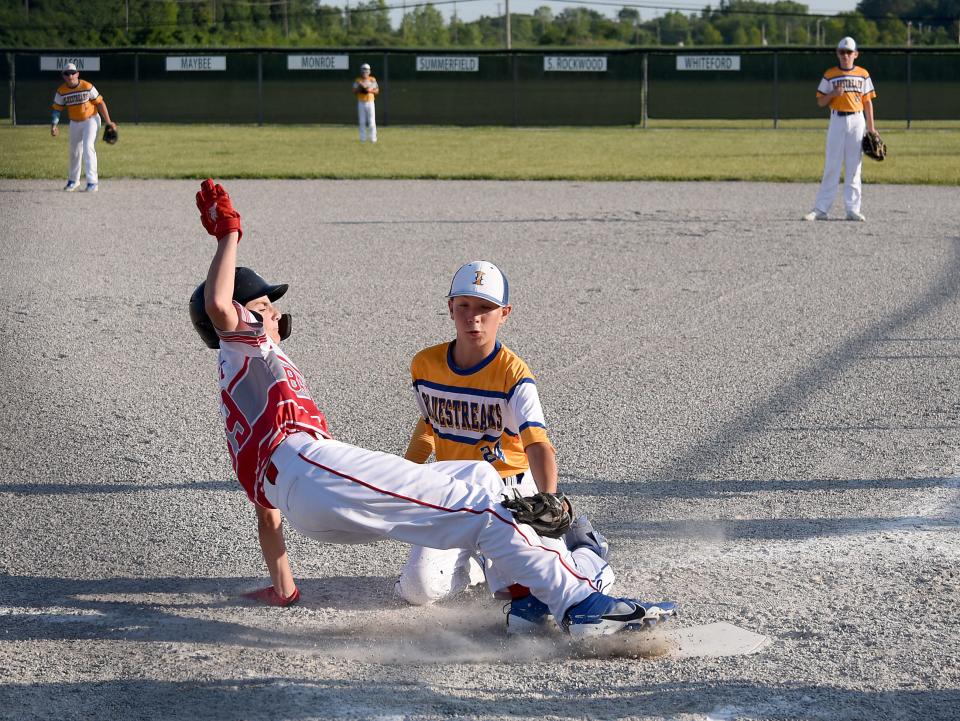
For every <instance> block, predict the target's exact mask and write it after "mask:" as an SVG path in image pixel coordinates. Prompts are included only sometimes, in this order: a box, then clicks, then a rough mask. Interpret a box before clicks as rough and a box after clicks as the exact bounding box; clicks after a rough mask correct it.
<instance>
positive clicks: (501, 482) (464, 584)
mask: <svg viewBox="0 0 960 721" xmlns="http://www.w3.org/2000/svg"><path fill="white" fill-rule="evenodd" d="M431 468H433V470H435V471H437V472H440V473H449V474H450V475H452V476H454V477H455V478H459V479H461V480H463V481H466V482H467V483H479V484H482V485H483V486H484V487H485V488H486V489H487V491H488V492H489V493H490V495H491V497H493V498H500V497H501V495H502V494H503V493H508V494H512V493H513V492H514V491H516V492H518V493H519V494H520V495H522V496H532V495H534V494H535V493H537V491H538V488H537V484H536V483H535V482H534V480H533V476H532V475H531V473H530V472H529V471H526V472H525V473H524V474H523V479H522V481H521V482H520V483H519V484H517V483H515V482H513V477H511V478H510V479H502V478H500V475H499V474H498V473H497V472H496V471H495V470H494V469H493V467H492V466H491V465H490V464H489V463H476V462H474V461H441V462H438V463H434V464H432V465H431ZM541 540H542V542H543V545H545V546H546V547H547V548H553V549H555V550H557V551H558V552H561V553H562V552H564V551H566V549H567V545H566V541H565V540H564V539H562V538H542V539H541ZM570 557H571V560H572V561H573V564H574V568H575V569H576V571H577V573H579V574H580V575H581V576H584V577H585V578H589V579H591V580H592V581H593V585H594V586H595V587H597V588H598V589H600V590H602V591H604V592H609V591H610V589H611V588H612V587H613V584H614V581H615V580H616V576H615V575H614V573H613V569H612V568H611V567H610V566H609V564H608V563H607V562H606V561H605V560H604V559H603V558H601V557H600V556H599V555H598V554H597V552H596V551H595V550H594V549H592V548H587V547H581V548H577V549H575V550H573V551H570ZM481 563H483V559H479V560H478V559H477V558H476V553H474V552H472V551H470V550H468V549H459V548H451V549H437V548H424V547H423V546H414V547H413V548H412V549H411V550H410V557H409V558H408V559H407V562H406V563H405V564H403V568H402V569H401V570H400V578H399V579H398V580H397V586H396V593H397V595H398V596H399V597H400V598H402V599H403V600H404V601H406V602H407V603H410V604H412V605H414V606H424V605H427V604H431V603H437V602H438V601H446V600H448V599H450V598H454V597H455V596H457V595H459V594H461V593H463V591H465V590H466V589H467V588H468V587H470V586H474V585H477V584H479V583H482V582H483V581H484V580H485V581H486V582H487V585H488V586H489V588H490V591H491V592H493V593H496V592H497V591H503V590H505V589H507V587H508V586H510V585H512V584H513V583H514V581H513V579H510V578H502V577H500V575H499V573H498V572H497V571H496V570H495V569H494V568H492V567H488V568H486V569H484V568H483V567H482V566H481V565H480V564H481Z"/></svg>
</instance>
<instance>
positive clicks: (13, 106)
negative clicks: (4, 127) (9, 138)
mask: <svg viewBox="0 0 960 721" xmlns="http://www.w3.org/2000/svg"><path fill="white" fill-rule="evenodd" d="M10 122H11V123H12V124H13V125H16V124H17V54H16V53H10Z"/></svg>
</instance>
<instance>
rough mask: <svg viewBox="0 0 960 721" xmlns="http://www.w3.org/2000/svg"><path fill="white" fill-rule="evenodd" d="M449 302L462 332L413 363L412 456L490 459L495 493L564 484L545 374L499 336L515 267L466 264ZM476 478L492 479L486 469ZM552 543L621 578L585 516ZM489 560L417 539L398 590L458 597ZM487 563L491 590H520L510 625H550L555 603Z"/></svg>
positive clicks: (587, 571)
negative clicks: (540, 381)
mask: <svg viewBox="0 0 960 721" xmlns="http://www.w3.org/2000/svg"><path fill="white" fill-rule="evenodd" d="M447 304H448V310H449V312H450V317H451V318H452V319H453V321H454V324H455V325H456V331H457V337H456V340H454V341H452V342H448V343H441V344H439V345H434V346H431V347H429V348H426V349H424V350H422V351H420V352H419V353H417V354H416V356H415V357H414V358H413V361H412V363H411V365H410V372H411V377H412V385H413V392H414V395H415V397H416V401H417V406H418V408H419V410H420V420H419V421H418V423H417V427H416V429H415V430H414V433H413V437H412V438H411V440H410V446H409V448H408V449H407V453H406V458H407V459H408V460H412V461H415V462H417V463H423V462H424V461H426V460H427V459H428V458H429V457H430V455H431V454H435V455H436V460H437V461H438V462H439V465H440V466H443V465H445V464H447V463H451V462H457V461H459V462H464V461H486V462H487V463H489V464H490V465H491V466H492V467H493V469H494V470H495V471H496V472H497V474H498V475H499V476H500V479H501V483H500V484H496V487H495V488H489V489H487V490H488V492H490V493H491V495H493V496H494V497H496V496H498V495H501V494H503V493H507V494H513V493H514V492H518V493H519V494H520V495H522V496H530V495H533V494H535V493H537V491H546V492H550V493H555V492H556V491H557V476H558V472H557V463H556V457H555V453H554V448H553V445H552V444H551V443H550V439H549V437H548V436H547V429H546V420H545V418H544V414H543V408H542V406H541V405H540V396H539V394H538V392H537V384H536V381H535V380H534V377H533V374H532V373H531V372H530V369H529V368H528V367H527V364H526V363H524V362H523V360H522V359H521V358H520V357H519V356H518V355H517V354H516V353H514V352H513V351H511V350H510V349H509V348H507V347H506V346H504V345H502V344H501V343H500V341H499V340H497V332H498V330H499V329H500V327H501V326H502V325H503V323H504V322H505V321H506V319H507V317H508V316H509V315H510V313H511V311H512V306H511V305H510V304H509V285H508V283H507V279H506V276H505V275H504V274H503V272H502V271H501V270H500V269H499V268H498V267H497V266H495V265H494V264H493V263H489V262H487V261H474V262H473V263H467V264H466V265H464V266H462V267H461V268H460V269H459V270H458V271H457V272H456V274H455V275H454V278H453V282H452V283H451V286H450V292H449V294H448V295H447ZM492 478H493V480H495V479H496V476H493V477H492ZM470 482H476V483H481V482H483V483H486V482H487V478H481V479H478V480H476V481H470ZM543 542H544V543H546V544H551V543H552V544H553V545H554V546H555V547H556V548H557V549H558V550H562V551H564V552H565V551H567V550H569V551H570V553H571V556H572V558H573V560H574V562H575V564H576V568H577V570H578V572H579V573H581V574H582V575H583V576H584V577H586V578H589V579H590V580H591V581H592V582H594V583H595V584H596V586H597V587H598V588H601V589H604V590H609V589H610V588H611V586H612V585H613V582H614V573H613V570H612V569H611V568H610V566H609V565H608V564H607V561H606V557H607V553H608V550H609V544H608V543H607V541H606V539H605V538H604V537H603V536H602V535H600V534H599V533H598V532H596V531H595V530H594V528H593V526H592V525H591V524H590V522H589V520H587V518H586V517H585V516H581V517H579V518H577V519H576V520H575V521H574V523H573V525H572V527H571V529H570V531H568V533H567V534H566V536H565V537H564V538H560V539H543ZM482 563H483V561H482V559H478V558H477V557H476V554H475V552H473V551H471V550H461V549H451V550H438V549H433V548H423V547H414V548H413V550H412V551H411V554H410V558H409V559H408V561H407V562H406V564H405V565H404V567H403V569H402V571H401V573H400V579H399V580H398V581H397V585H396V593H397V595H398V596H400V597H401V598H403V599H404V600H406V601H407V602H409V603H411V604H415V605H421V604H428V603H433V602H436V601H442V600H446V599H449V598H452V597H453V596H456V595H457V594H459V593H461V592H462V591H463V590H465V589H466V588H467V587H468V586H471V585H475V584H477V583H480V582H482V581H483V580H484V575H483V569H482V568H481V564H482ZM486 566H487V567H486V569H485V570H486V581H487V584H488V585H489V587H490V590H491V591H492V592H494V593H496V594H497V595H499V596H502V597H504V598H511V599H512V601H511V609H510V613H509V614H508V616H507V630H508V632H510V633H520V632H527V631H532V630H539V629H542V628H543V627H544V625H545V623H546V620H547V618H546V617H547V615H548V612H547V609H546V606H545V605H544V604H542V603H540V601H539V600H538V599H536V598H534V597H533V596H532V595H530V593H529V589H527V588H526V587H524V586H517V585H516V584H515V583H514V581H515V580H516V579H511V578H502V577H500V576H498V575H497V574H496V572H495V571H494V570H493V569H491V568H490V567H489V564H486Z"/></svg>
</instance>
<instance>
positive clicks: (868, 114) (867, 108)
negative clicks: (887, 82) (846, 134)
mask: <svg viewBox="0 0 960 721" xmlns="http://www.w3.org/2000/svg"><path fill="white" fill-rule="evenodd" d="M863 117H864V118H865V119H866V121H867V130H868V131H869V132H871V133H873V132H876V127H874V124H873V101H872V100H864V101H863Z"/></svg>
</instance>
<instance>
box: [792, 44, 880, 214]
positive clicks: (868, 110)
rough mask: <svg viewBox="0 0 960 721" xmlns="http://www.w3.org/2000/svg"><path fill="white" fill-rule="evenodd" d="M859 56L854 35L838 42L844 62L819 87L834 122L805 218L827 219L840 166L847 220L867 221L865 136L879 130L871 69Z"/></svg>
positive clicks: (819, 96)
mask: <svg viewBox="0 0 960 721" xmlns="http://www.w3.org/2000/svg"><path fill="white" fill-rule="evenodd" d="M858 56H859V53H858V52H857V43H856V41H855V40H854V39H853V38H851V37H846V38H843V39H842V40H841V41H840V43H839V44H838V45H837V58H838V59H839V60H840V65H839V66H837V67H833V68H830V69H829V70H827V72H825V73H824V74H823V78H822V79H821V80H820V85H819V86H818V87H817V104H818V105H819V106H820V107H821V108H825V107H827V106H828V105H829V106H830V125H829V126H828V127H827V149H826V160H825V161H824V165H823V180H822V181H821V182H820V191H819V192H818V193H817V200H816V202H815V203H814V206H813V210H811V211H810V212H809V213H807V214H806V215H805V216H803V219H804V220H826V219H827V218H828V217H829V216H828V214H829V212H830V206H831V205H833V201H834V199H835V198H836V197H837V187H838V183H839V181H840V169H841V167H842V168H843V169H844V186H843V205H844V207H845V209H846V212H847V220H859V221H863V220H866V218H864V217H863V214H862V213H861V212H860V196H861V191H860V168H861V161H862V159H863V156H862V143H863V136H864V133H866V132H873V131H874V130H875V128H874V124H873V99H874V98H875V97H877V93H876V91H875V90H874V89H873V80H871V79H870V73H868V72H867V71H866V70H864V69H863V68H860V67H857V66H856V65H854V61H855V60H856V59H857V57H858Z"/></svg>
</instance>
